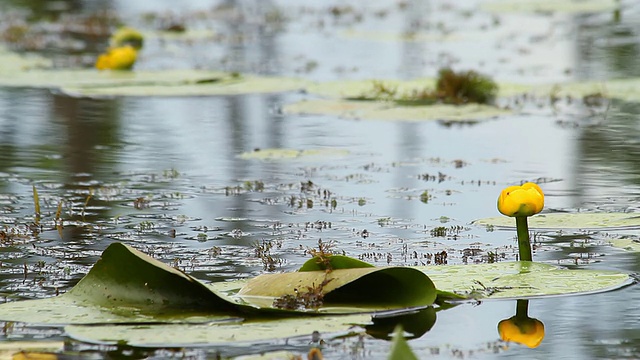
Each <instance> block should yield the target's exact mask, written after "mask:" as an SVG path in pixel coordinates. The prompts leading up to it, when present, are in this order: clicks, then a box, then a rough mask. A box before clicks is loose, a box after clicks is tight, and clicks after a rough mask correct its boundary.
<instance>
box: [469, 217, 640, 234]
mask: <svg viewBox="0 0 640 360" xmlns="http://www.w3.org/2000/svg"><path fill="white" fill-rule="evenodd" d="M472 223H473V224H476V225H484V226H497V227H504V228H514V229H515V227H516V220H515V219H514V218H510V217H507V216H496V217H490V218H485V219H479V220H475V221H473V222H472ZM528 223H529V228H530V229H583V230H587V229H596V230H597V229H609V230H613V229H626V228H637V227H640V215H639V214H634V213H573V214H571V213H551V214H538V215H535V216H532V217H530V218H529V219H528Z"/></svg>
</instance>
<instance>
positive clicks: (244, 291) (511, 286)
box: [0, 243, 631, 324]
mask: <svg viewBox="0 0 640 360" xmlns="http://www.w3.org/2000/svg"><path fill="white" fill-rule="evenodd" d="M425 274H426V275H425ZM427 275H428V276H427ZM430 278H433V279H434V281H433V282H432V281H431V280H430ZM630 281H631V280H630V277H629V276H628V275H627V274H624V273H619V272H612V271H593V270H566V269H561V268H558V267H555V266H552V265H547V264H539V263H527V262H511V263H509V262H505V263H495V264H480V265H462V266H458V265H456V266H428V267H382V268H379V267H363V268H353V269H338V270H333V271H331V272H326V271H303V272H293V273H283V274H265V275H261V276H258V277H256V278H253V279H249V280H240V281H229V282H219V283H213V284H208V285H204V284H202V283H200V282H199V281H198V280H196V279H194V278H192V277H190V276H189V275H186V274H184V273H182V272H180V271H178V270H176V269H174V268H171V267H169V266H167V265H166V264H164V263H162V262H160V261H158V260H155V259H153V258H151V257H149V256H147V255H145V254H143V253H141V252H139V251H137V250H135V249H133V248H131V247H129V246H126V245H123V244H120V243H114V244H111V245H110V246H109V247H108V248H107V249H106V250H105V252H104V253H103V254H102V257H101V258H100V260H99V261H98V262H97V263H96V264H95V265H94V267H93V268H92V269H91V271H90V272H89V273H88V274H87V275H86V276H85V277H84V278H83V279H82V280H81V281H80V282H79V283H78V284H77V285H76V286H75V287H74V288H73V289H71V290H70V291H69V292H67V293H66V294H63V295H61V296H57V297H52V298H47V299H39V300H28V301H15V302H9V303H5V304H1V305H0V320H5V321H21V322H28V323H36V324H71V323H73V324H96V323H97V324H100V323H147V324H157V323H192V324H193V323H203V322H207V323H219V322H222V321H226V322H228V321H238V317H237V314H239V311H240V312H242V314H245V315H257V314H260V313H269V314H273V315H275V314H277V313H280V314H282V315H290V314H300V315H304V314H309V313H312V314H314V315H320V314H332V313H333V314H337V313H341V314H342V313H361V312H371V311H376V310H381V309H404V308H407V307H415V306H425V305H430V304H432V303H433V302H434V300H435V298H436V289H435V286H434V283H435V284H437V286H438V288H439V289H440V290H441V293H442V292H455V293H461V294H463V295H466V296H467V297H470V298H489V299H491V298H528V297H538V296H545V295H560V294H576V293H588V292H598V291H606V290H611V289H615V288H619V287H621V286H624V285H627V284H629V283H630ZM320 285H321V288H320V290H321V292H320V293H321V294H322V295H323V299H322V300H323V301H324V303H323V304H320V305H322V306H319V308H317V309H315V308H310V309H309V308H306V309H297V308H294V309H293V310H283V309H279V308H275V307H274V306H273V303H274V301H275V300H276V299H279V298H281V297H283V296H287V295H294V294H296V291H298V292H304V291H307V290H308V289H309V288H314V287H316V290H318V289H317V287H318V286H320Z"/></svg>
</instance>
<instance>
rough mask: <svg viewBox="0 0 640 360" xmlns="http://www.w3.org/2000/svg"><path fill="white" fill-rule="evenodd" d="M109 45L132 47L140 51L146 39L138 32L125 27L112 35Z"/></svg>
mask: <svg viewBox="0 0 640 360" xmlns="http://www.w3.org/2000/svg"><path fill="white" fill-rule="evenodd" d="M109 44H110V45H111V47H120V46H124V45H131V46H133V48H134V49H136V50H140V49H142V45H143V44H144V37H143V36H142V34H141V33H140V32H139V31H138V30H136V29H134V28H130V27H127V26H123V27H121V28H119V29H118V30H116V32H115V33H113V35H111V37H110V38H109Z"/></svg>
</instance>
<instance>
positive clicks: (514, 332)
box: [498, 300, 544, 348]
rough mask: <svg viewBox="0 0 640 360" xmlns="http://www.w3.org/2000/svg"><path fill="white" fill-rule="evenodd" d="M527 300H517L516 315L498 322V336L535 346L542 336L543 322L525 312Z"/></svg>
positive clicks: (527, 304)
mask: <svg viewBox="0 0 640 360" xmlns="http://www.w3.org/2000/svg"><path fill="white" fill-rule="evenodd" d="M528 308H529V300H518V301H517V304H516V315H515V316H512V317H510V318H508V319H504V320H502V321H500V322H499V323H498V332H499V333H500V338H501V339H502V340H503V341H506V342H515V343H518V344H522V345H526V346H528V347H530V348H536V347H538V346H539V345H540V343H541V342H542V339H543V338H544V324H543V323H542V321H540V320H538V319H534V318H530V317H529V315H528V314H527V311H528Z"/></svg>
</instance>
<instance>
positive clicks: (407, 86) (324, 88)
mask: <svg viewBox="0 0 640 360" xmlns="http://www.w3.org/2000/svg"><path fill="white" fill-rule="evenodd" d="M380 88H386V89H389V90H390V91H391V92H392V93H394V94H395V96H392V97H391V98H393V99H398V98H400V97H402V96H405V95H410V94H412V93H414V92H421V91H423V90H424V89H425V88H427V89H431V90H433V89H435V88H436V81H435V79H430V78H423V79H414V80H405V81H403V80H396V79H380V80H340V81H327V82H321V83H315V84H312V85H309V86H308V87H307V92H309V93H311V94H317V95H320V96H323V97H330V98H342V99H356V98H361V97H371V96H372V93H374V92H376V93H379V92H380ZM376 89H377V90H376ZM378 95H379V94H378Z"/></svg>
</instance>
